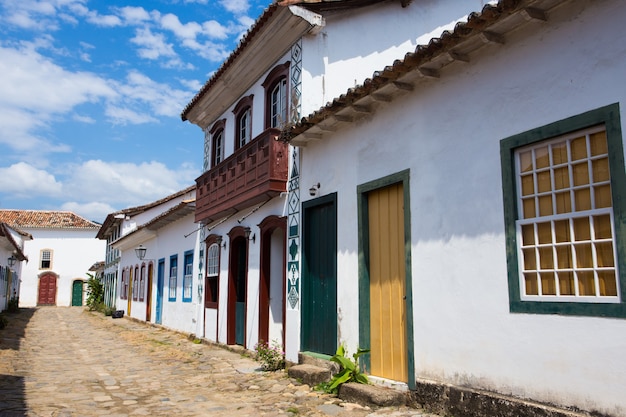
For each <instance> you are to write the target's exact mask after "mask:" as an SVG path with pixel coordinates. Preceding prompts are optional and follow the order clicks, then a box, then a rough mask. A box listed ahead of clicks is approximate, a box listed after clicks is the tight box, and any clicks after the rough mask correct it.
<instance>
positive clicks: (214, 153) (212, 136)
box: [204, 119, 226, 171]
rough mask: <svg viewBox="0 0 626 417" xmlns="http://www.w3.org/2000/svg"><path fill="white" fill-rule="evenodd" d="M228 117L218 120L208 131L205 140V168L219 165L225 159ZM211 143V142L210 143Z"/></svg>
mask: <svg viewBox="0 0 626 417" xmlns="http://www.w3.org/2000/svg"><path fill="white" fill-rule="evenodd" d="M225 127H226V119H222V120H218V121H217V122H215V124H213V126H212V127H211V129H210V130H209V131H208V133H205V142H204V170H205V171H207V170H209V169H211V168H213V167H214V166H217V165H219V163H220V162H222V161H223V160H224V128H225ZM209 143H210V144H209Z"/></svg>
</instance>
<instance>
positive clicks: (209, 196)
mask: <svg viewBox="0 0 626 417" xmlns="http://www.w3.org/2000/svg"><path fill="white" fill-rule="evenodd" d="M279 133H280V130H278V129H267V130H265V131H264V132H263V133H261V134H260V135H259V136H257V137H256V138H254V139H253V140H252V141H250V142H249V143H248V144H246V145H245V146H243V147H241V148H239V149H238V150H236V151H235V153H234V154H232V155H231V156H229V157H228V158H226V159H225V160H224V161H222V162H221V163H220V164H219V165H217V166H215V167H213V168H211V169H210V170H209V171H207V172H205V173H204V174H202V175H201V176H200V177H198V178H197V179H196V215H195V219H196V222H204V223H205V224H207V223H211V222H213V221H216V220H219V219H221V218H223V217H225V216H227V215H229V214H233V213H236V212H238V211H241V210H243V209H245V208H248V207H250V206H253V205H255V204H259V203H262V202H263V201H265V200H268V199H270V198H272V197H275V196H277V195H279V194H280V193H281V192H284V191H286V186H287V172H288V169H289V167H288V165H289V152H288V145H287V144H286V143H283V142H280V141H277V140H276V138H277V137H278V135H279Z"/></svg>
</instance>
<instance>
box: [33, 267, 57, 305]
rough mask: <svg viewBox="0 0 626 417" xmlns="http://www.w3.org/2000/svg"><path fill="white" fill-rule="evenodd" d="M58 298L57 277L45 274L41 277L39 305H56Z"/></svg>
mask: <svg viewBox="0 0 626 417" xmlns="http://www.w3.org/2000/svg"><path fill="white" fill-rule="evenodd" d="M56 299H57V277H56V276H55V275H53V274H45V275H42V276H41V278H39V299H38V300H37V305H55V304H56Z"/></svg>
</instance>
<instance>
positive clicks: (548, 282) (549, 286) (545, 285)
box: [541, 272, 556, 295]
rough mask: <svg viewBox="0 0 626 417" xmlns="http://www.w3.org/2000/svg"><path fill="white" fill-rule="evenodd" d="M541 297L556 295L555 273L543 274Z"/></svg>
mask: <svg viewBox="0 0 626 417" xmlns="http://www.w3.org/2000/svg"><path fill="white" fill-rule="evenodd" d="M541 295H556V282H555V281H554V272H542V273H541Z"/></svg>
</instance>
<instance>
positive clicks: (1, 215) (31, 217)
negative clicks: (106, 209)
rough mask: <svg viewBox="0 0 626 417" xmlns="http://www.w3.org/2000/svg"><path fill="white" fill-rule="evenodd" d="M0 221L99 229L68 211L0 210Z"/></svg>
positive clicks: (21, 225) (31, 226)
mask: <svg viewBox="0 0 626 417" xmlns="http://www.w3.org/2000/svg"><path fill="white" fill-rule="evenodd" d="M0 222H4V223H7V224H8V225H10V226H12V227H13V226H15V227H21V228H38V229H99V228H100V225H99V224H97V223H95V222H92V221H89V220H87V219H85V218H83V217H80V216H79V215H77V214H74V213H72V212H70V211H44V210H0Z"/></svg>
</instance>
